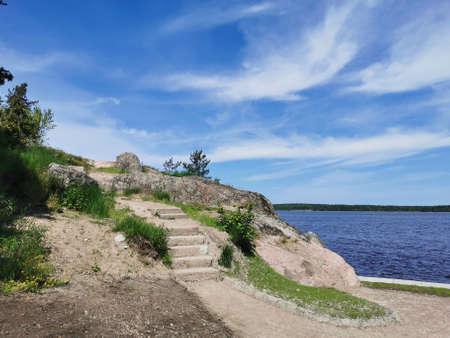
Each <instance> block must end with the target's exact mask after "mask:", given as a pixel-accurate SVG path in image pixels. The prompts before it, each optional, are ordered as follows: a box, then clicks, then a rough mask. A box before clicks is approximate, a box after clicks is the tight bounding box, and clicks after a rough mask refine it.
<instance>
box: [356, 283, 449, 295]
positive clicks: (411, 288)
mask: <svg viewBox="0 0 450 338" xmlns="http://www.w3.org/2000/svg"><path fill="white" fill-rule="evenodd" d="M361 284H362V285H364V286H367V287H369V288H374V289H388V290H397V291H408V292H414V293H422V294H427V295H435V296H442V297H450V289H444V288H434V287H427V286H416V285H402V284H392V283H376V282H361Z"/></svg>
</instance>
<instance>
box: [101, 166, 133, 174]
mask: <svg viewBox="0 0 450 338" xmlns="http://www.w3.org/2000/svg"><path fill="white" fill-rule="evenodd" d="M95 171H100V172H102V173H109V174H127V173H128V171H126V170H123V169H121V168H118V167H100V168H96V169H95Z"/></svg>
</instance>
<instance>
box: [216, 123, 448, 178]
mask: <svg viewBox="0 0 450 338" xmlns="http://www.w3.org/2000/svg"><path fill="white" fill-rule="evenodd" d="M449 146H450V134H448V133H444V132H430V131H421V130H398V129H390V130H387V131H385V132H384V133H382V134H379V135H375V136H371V137H360V138H358V137H353V138H351V137H325V138H311V137H305V136H300V135H291V136H288V137H277V136H273V135H272V137H268V136H267V135H265V136H264V137H261V138H253V139H250V140H242V139H240V140H237V141H236V142H235V143H234V144H228V145H222V146H218V147H217V148H216V149H215V150H214V152H213V153H212V154H211V158H212V159H213V161H215V162H225V161H233V160H251V159H266V160H269V159H293V160H299V161H307V162H306V164H305V163H301V164H300V165H299V163H297V167H296V169H289V168H288V169H284V170H282V171H278V170H277V171H276V172H274V173H266V174H264V173H263V174H259V175H257V176H252V177H249V178H248V179H250V180H263V179H274V178H280V177H287V176H291V175H295V174H298V173H299V171H301V170H303V169H305V168H309V167H313V166H330V165H332V166H354V165H368V164H369V165H370V164H380V163H385V162H388V161H392V160H396V159H399V158H403V157H408V156H411V155H414V154H418V153H422V152H424V151H427V150H431V149H436V148H440V147H449Z"/></svg>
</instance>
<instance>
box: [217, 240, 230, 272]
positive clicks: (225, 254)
mask: <svg viewBox="0 0 450 338" xmlns="http://www.w3.org/2000/svg"><path fill="white" fill-rule="evenodd" d="M232 263H233V247H232V246H231V245H226V246H225V247H224V248H223V250H222V254H221V255H220V259H219V265H222V266H223V267H225V268H228V269H230V268H231V265H232Z"/></svg>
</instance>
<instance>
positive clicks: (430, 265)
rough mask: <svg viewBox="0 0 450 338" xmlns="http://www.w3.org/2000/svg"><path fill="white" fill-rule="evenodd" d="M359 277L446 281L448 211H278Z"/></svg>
mask: <svg viewBox="0 0 450 338" xmlns="http://www.w3.org/2000/svg"><path fill="white" fill-rule="evenodd" d="M278 214H279V216H280V217H281V218H282V219H284V220H285V221H286V222H288V223H289V224H291V225H293V226H295V227H297V228H298V229H299V230H300V231H302V232H307V231H313V232H315V233H317V234H318V235H319V236H320V238H321V239H322V240H323V241H324V242H325V244H326V245H327V247H328V248H329V249H331V250H333V251H335V252H337V253H338V254H340V255H341V256H342V257H344V259H345V260H346V261H347V262H348V263H349V264H350V265H352V266H353V267H354V268H355V270H356V273H357V274H358V275H361V276H371V277H386V278H399V279H412V280H419V281H428V282H441V283H450V213H420V212H350V211H297V210H295V211H278Z"/></svg>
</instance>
